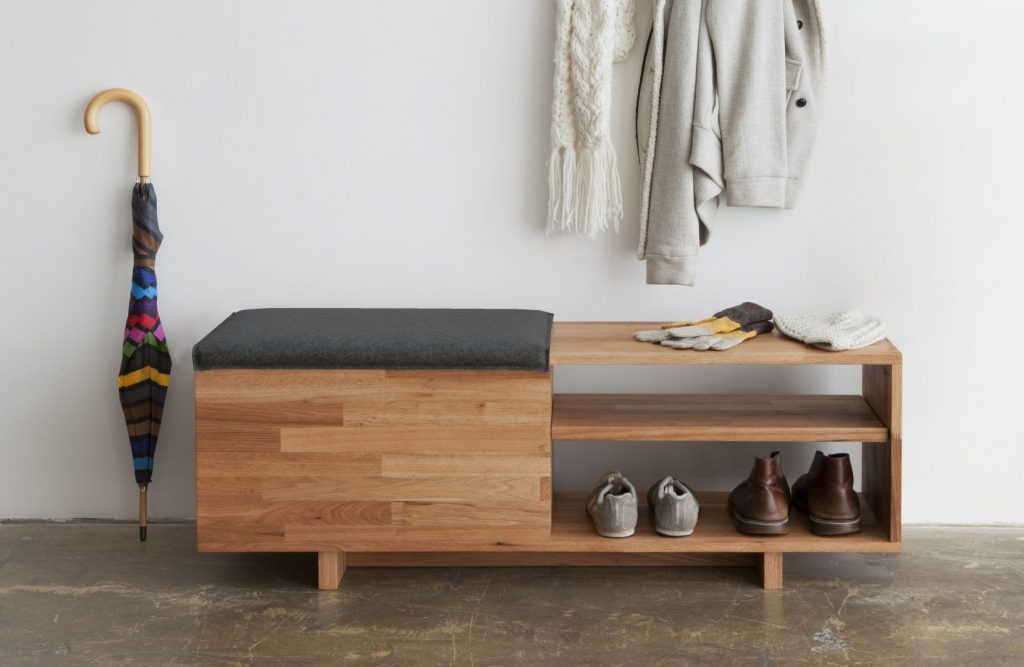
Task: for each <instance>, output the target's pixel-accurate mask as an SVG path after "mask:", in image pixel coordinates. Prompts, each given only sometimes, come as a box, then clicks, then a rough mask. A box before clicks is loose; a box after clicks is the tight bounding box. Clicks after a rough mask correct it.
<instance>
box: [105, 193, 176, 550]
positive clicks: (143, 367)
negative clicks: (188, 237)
mask: <svg viewBox="0 0 1024 667" xmlns="http://www.w3.org/2000/svg"><path fill="white" fill-rule="evenodd" d="M132 223H133V230H132V251H133V253H134V254H135V264H134V266H133V267H132V293H131V298H130V299H129V301H128V320H127V321H126V322H125V327H124V347H123V351H122V357H121V372H120V374H119V375H118V378H117V383H118V387H119V388H120V394H121V407H122V408H123V409H124V419H125V423H127V424H128V439H129V441H130V442H131V445H132V460H133V462H134V465H135V481H136V483H137V484H138V485H139V493H140V494H141V495H140V505H139V507H140V516H139V538H140V539H142V540H145V539H146V517H145V494H146V490H147V488H148V486H149V482H150V481H151V480H152V478H153V456H154V455H155V454H156V441H157V438H158V437H159V436H160V420H161V418H162V417H163V412H164V398H165V397H166V396H167V384H168V381H169V380H170V375H171V355H170V354H169V353H168V351H167V339H166V338H165V337H164V328H163V325H162V324H161V323H160V311H159V310H158V309H157V300H156V298H157V289H156V270H155V269H156V266H155V265H156V253H157V250H159V249H160V242H161V241H162V240H163V234H161V233H160V226H159V225H158V224H157V217H156V191H155V190H154V189H153V185H152V184H151V183H138V184H136V185H135V190H134V191H133V192H132Z"/></svg>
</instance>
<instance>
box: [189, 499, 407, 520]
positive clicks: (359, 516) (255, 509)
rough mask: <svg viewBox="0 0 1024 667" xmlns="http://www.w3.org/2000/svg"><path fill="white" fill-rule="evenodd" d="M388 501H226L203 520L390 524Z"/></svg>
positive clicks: (206, 512)
mask: <svg viewBox="0 0 1024 667" xmlns="http://www.w3.org/2000/svg"><path fill="white" fill-rule="evenodd" d="M391 508H392V504H391V503H389V502H367V501H362V500H357V501H348V502H311V501H308V500H293V501H287V502H280V501H279V502H269V503H267V502H263V501H260V502H257V503H252V502H246V501H240V500H238V499H233V500H231V501H225V502H222V503H220V504H218V505H217V507H216V509H207V510H206V511H205V512H204V514H203V521H204V523H205V524H206V525H208V526H215V525H218V524H222V523H233V522H239V521H240V522H242V523H247V524H253V525H272V526H275V525H283V526H294V525H299V526H319V525H332V526H384V525H390V524H391Z"/></svg>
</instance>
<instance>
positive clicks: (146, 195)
mask: <svg viewBox="0 0 1024 667" xmlns="http://www.w3.org/2000/svg"><path fill="white" fill-rule="evenodd" d="M108 102H124V103H126V104H128V105H129V106H130V107H132V109H133V110H134V111H135V119H136V120H137V121H138V131H139V182H138V183H137V184H136V185H135V189H134V190H133V191H132V223H133V224H132V252H133V253H134V255H135V263H134V266H133V267H132V291H131V298H130V299H129V301H128V320H127V322H126V323H125V326H124V344H123V346H122V355H123V356H122V357H121V372H120V373H119V374H118V377H117V386H118V390H119V394H120V398H121V407H122V408H123V410H124V419H125V422H126V423H127V424H128V440H129V441H130V442H131V446H132V461H133V463H134V466H135V482H136V483H137V484H138V485H139V539H140V540H143V541H145V539H146V505H147V503H146V493H147V491H148V490H149V483H150V481H151V480H152V479H153V456H154V455H155V454H156V441H157V438H158V437H159V436H160V421H161V420H162V418H163V413H164V399H165V398H166V396H167V383H168V381H169V380H170V376H171V355H170V354H169V353H168V352H167V340H166V339H165V338H164V327H163V325H162V324H161V323H160V312H159V311H158V310H157V306H156V253H157V250H159V249H160V242H161V241H163V238H164V236H163V234H161V233H160V226H159V225H158V224H157V220H156V191H155V190H154V189H153V185H152V184H151V183H150V182H149V174H150V170H149V158H150V130H149V128H150V121H149V107H148V106H146V102H145V101H144V100H143V99H142V98H141V97H140V96H139V95H138V94H137V93H134V92H132V91H130V90H126V89H124V88H110V89H108V90H104V91H103V92H102V93H100V94H99V95H97V96H95V97H94V98H92V100H90V101H89V105H88V106H87V107H86V108H85V129H86V131H87V132H89V134H98V133H99V131H100V126H99V113H100V109H102V108H103V106H104V105H105V104H107V103H108Z"/></svg>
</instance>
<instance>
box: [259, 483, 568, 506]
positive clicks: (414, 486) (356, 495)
mask: <svg viewBox="0 0 1024 667" xmlns="http://www.w3.org/2000/svg"><path fill="white" fill-rule="evenodd" d="M544 480H548V483H547V486H548V487H550V478H547V477H545V478H539V477H508V478H502V477H489V478H487V479H486V480H478V481H474V483H472V484H467V483H466V478H464V477H415V478H402V477H346V478H338V477H287V478H267V479H264V480H262V481H261V482H258V483H257V484H258V486H257V488H259V489H260V491H259V494H260V498H261V499H262V500H270V501H277V500H308V501H322V500H329V501H347V500H373V501H377V500H386V501H414V500H422V501H428V502H453V503H457V502H473V501H484V502H490V501H496V500H501V501H504V502H510V501H531V500H538V499H544ZM548 493H550V488H549V489H548Z"/></svg>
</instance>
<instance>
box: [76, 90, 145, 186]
mask: <svg viewBox="0 0 1024 667" xmlns="http://www.w3.org/2000/svg"><path fill="white" fill-rule="evenodd" d="M107 102H124V103H125V104H127V105H128V106H130V107H131V108H132V109H134V110H135V119H136V120H137V121H138V128H139V178H140V179H141V180H142V181H143V182H145V181H148V180H149V176H150V171H149V156H150V122H149V107H148V106H146V101H145V100H143V99H142V97H140V96H139V94H138V93H135V92H132V91H130V90H128V89H126V88H109V89H107V90H104V91H103V92H102V93H100V94H99V95H97V96H96V97H94V98H92V99H91V100H89V105H88V106H87V107H85V131H86V132H88V133H89V134H99V133H100V123H99V117H100V109H102V108H103V107H104V105H106V103H107Z"/></svg>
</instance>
